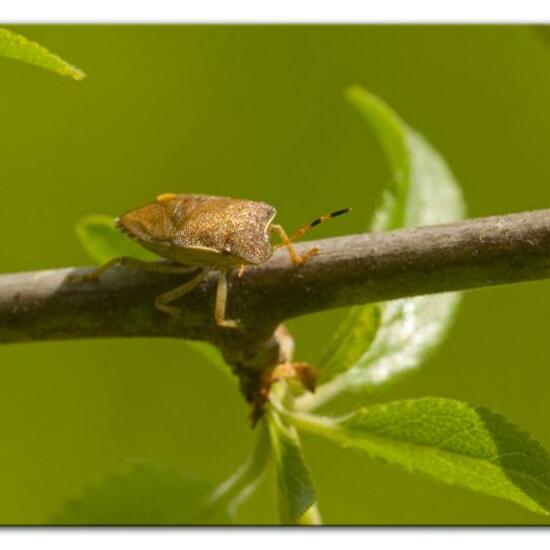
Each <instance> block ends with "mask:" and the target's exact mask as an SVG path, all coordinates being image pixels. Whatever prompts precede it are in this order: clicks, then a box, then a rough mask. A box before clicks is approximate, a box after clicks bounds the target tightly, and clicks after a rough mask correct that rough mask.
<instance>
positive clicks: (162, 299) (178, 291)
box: [155, 269, 206, 318]
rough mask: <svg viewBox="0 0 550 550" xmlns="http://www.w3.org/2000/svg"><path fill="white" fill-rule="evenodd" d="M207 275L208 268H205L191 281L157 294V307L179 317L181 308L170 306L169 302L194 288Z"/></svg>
mask: <svg viewBox="0 0 550 550" xmlns="http://www.w3.org/2000/svg"><path fill="white" fill-rule="evenodd" d="M205 275H206V270H204V269H203V270H201V271H200V272H199V273H198V274H197V275H195V277H193V278H192V279H191V280H190V281H187V282H186V283H184V284H183V285H181V286H177V287H176V288H173V289H172V290H169V291H168V292H165V293H164V294H161V295H160V296H157V299H156V300H155V307H156V308H157V309H160V310H161V311H164V313H168V315H171V316H172V317H174V318H177V317H178V316H179V314H180V308H179V307H177V306H169V305H168V304H169V303H170V302H173V301H174V300H177V299H178V298H181V297H182V296H183V295H184V294H187V293H188V292H190V291H191V290H193V289H194V288H195V287H196V286H197V285H198V284H199V283H200V282H201V281H202V280H203V279H204V277H205Z"/></svg>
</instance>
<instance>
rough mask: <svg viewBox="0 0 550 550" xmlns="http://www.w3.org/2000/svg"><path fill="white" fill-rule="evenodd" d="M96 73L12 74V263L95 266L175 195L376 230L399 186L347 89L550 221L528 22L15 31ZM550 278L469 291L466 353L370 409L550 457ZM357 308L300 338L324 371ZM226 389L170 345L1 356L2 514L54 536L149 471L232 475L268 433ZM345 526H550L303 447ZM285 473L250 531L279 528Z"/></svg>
mask: <svg viewBox="0 0 550 550" xmlns="http://www.w3.org/2000/svg"><path fill="white" fill-rule="evenodd" d="M12 30H14V31H16V32H20V33H22V34H24V35H26V36H27V37H29V38H31V39H34V40H37V41H39V42H40V43H42V44H43V45H45V46H47V47H48V48H50V49H51V50H52V51H54V52H56V53H58V54H60V55H61V56H63V57H64V58H65V59H67V60H68V61H70V62H73V63H74V64H76V65H77V66H79V67H80V68H82V69H83V70H85V71H86V72H87V74H88V78H87V79H86V80H84V81H83V82H73V81H70V80H68V79H63V78H60V77H58V76H57V75H54V74H50V73H48V72H46V71H43V70H40V69H37V68H35V67H31V66H28V65H25V64H22V63H17V62H13V61H7V60H0V70H1V72H2V91H1V98H2V99H1V102H0V123H1V128H2V131H1V132H0V151H1V156H0V166H1V174H2V183H1V185H2V190H3V194H2V200H1V202H0V214H1V215H0V231H1V235H2V237H1V243H2V246H1V255H0V270H1V271H3V272H14V271H19V270H33V269H44V268H54V267H62V266H73V265H88V264H89V263H90V262H89V260H88V259H87V257H86V255H85V254H84V252H83V251H82V249H81V248H80V245H79V243H78V242H77V239H76V237H75V235H74V224H75V223H76V222H77V221H78V220H79V218H81V217H82V216H84V215H86V214H89V213H105V214H112V215H116V214H119V213H120V212H123V211H125V210H127V209H129V208H132V207H134V206H136V205H139V204H141V203H143V202H147V201H149V200H151V199H152V198H154V197H155V196H156V195H157V194H159V193H161V192H168V191H177V192H199V193H209V194H227V195H232V196H236V197H247V198H250V199H257V200H263V201H266V202H269V203H271V204H273V205H275V206H276V207H277V208H278V210H279V216H278V219H279V220H280V222H281V223H283V224H284V225H285V226H287V227H288V228H289V229H292V228H296V227H298V226H300V225H301V224H303V223H304V222H307V221H309V220H310V219H311V218H313V217H315V216H316V215H318V214H320V213H323V212H325V211H328V210H330V209H333V208H339V207H342V206H348V205H350V206H352V207H353V209H354V211H353V214H352V215H350V216H346V217H344V218H341V219H339V220H338V221H337V222H336V221H335V222H334V223H332V224H327V225H325V226H323V227H321V228H319V230H318V232H317V234H316V237H323V236H329V235H337V234H345V233H352V232H360V231H362V230H363V228H364V227H365V226H366V224H367V222H368V220H369V218H370V215H371V214H372V212H373V209H374V207H375V206H376V205H377V202H378V199H379V196H380V191H381V189H382V187H383V185H384V183H385V181H386V178H387V172H386V169H385V165H384V162H383V159H382V157H381V155H380V152H379V149H378V147H377V144H376V142H375V140H374V138H373V136H372V134H371V133H370V131H369V130H368V128H367V127H366V126H365V124H364V122H363V121H362V120H361V119H360V117H359V116H358V115H357V114H356V113H355V112H354V111H353V110H352V108H351V107H350V106H349V105H347V104H346V102H345V101H344V99H343V91H344V89H345V88H346V87H347V86H348V85H350V84H361V85H363V86H364V87H366V88H367V89H368V90H370V91H372V92H373V93H375V94H378V95H379V96H380V97H382V98H383V99H384V100H385V101H387V102H388V103H389V104H390V105H391V106H392V107H393V108H394V109H396V110H397V112H398V113H400V115H401V116H402V117H403V118H404V119H405V120H406V121H407V122H408V123H410V125H412V126H413V127H415V128H416V129H417V130H419V131H420V132H422V133H424V134H425V135H426V137H427V138H428V139H429V140H430V141H431V142H432V144H433V145H434V146H435V147H436V148H437V149H439V151H440V152H441V153H442V154H443V156H444V157H445V158H446V159H447V161H448V163H449V164H450V166H451V168H452V169H453V171H454V173H455V175H456V177H457V179H458V181H459V182H460V183H461V184H462V186H463V189H464V193H465V195H466V199H467V202H468V205H469V214H470V216H485V215H490V214H502V213H507V212H516V211H522V210H529V209H535V208H546V207H548V206H550V185H549V184H550V155H549V153H548V151H549V149H550V134H549V132H548V127H549V123H550V101H549V100H548V98H549V95H550V48H549V46H548V44H546V43H545V41H544V38H543V36H542V35H541V34H539V33H537V32H535V31H533V30H532V29H529V28H525V27H513V26H512V27H487V26H476V27H460V26H458V27H444V26H437V27H424V26H416V27H415V26H411V27H400V26H391V27H388V26H376V27H375V26H333V27H319V26H309V27H306V26H294V27H291V26H248V27H247V26H225V27H224V26H134V27H131V26H17V27H12ZM549 300H550V282H538V283H528V284H520V285H514V286H508V287H502V288H494V289H485V290H479V291H475V292H471V293H469V294H467V295H466V297H465V300H464V302H463V306H462V308H461V310H460V313H459V315H458V318H457V321H456V325H455V328H454V331H453V332H452V333H451V338H450V339H449V340H448V341H447V342H446V343H445V344H444V346H443V347H442V348H441V349H440V351H439V352H438V353H437V354H436V355H435V356H434V357H433V358H432V359H431V360H430V361H429V363H427V364H426V365H425V366H424V367H423V368H422V369H420V370H419V371H417V372H416V373H414V374H412V375H409V376H408V377H407V378H405V379H404V380H402V381H401V382H400V383H399V384H396V385H395V386H393V387H391V388H390V389H389V390H387V391H385V392H384V393H381V394H377V395H376V396H373V398H372V401H381V400H390V399H399V398H409V397H411V398H412V397H421V396H425V395H436V396H445V397H452V398H457V399H461V400H465V401H468V402H470V403H473V404H483V405H486V406H488V407H491V408H494V409H496V410H498V411H499V412H501V413H502V414H504V415H505V416H507V417H508V418H509V419H510V420H513V421H515V422H516V423H518V424H519V425H520V426H522V427H523V428H524V429H525V430H526V431H528V432H530V433H531V434H532V435H533V436H534V437H536V438H537V439H538V440H539V441H541V442H542V443H543V444H544V445H545V446H546V448H547V449H550V430H549V429H548V425H549V420H550V408H549V406H548V394H549V392H548V388H549V385H550V369H549V368H548V367H549V365H548V363H549V361H548V357H547V355H548V354H547V350H548V332H549V330H550V314H549V313H548V306H547V304H548V302H549ZM342 315H343V312H342V311H335V312H329V313H325V314H322V315H315V316H311V317H308V318H302V319H299V320H295V321H293V322H292V323H290V326H291V329H292V330H293V332H294V334H295V337H296V339H297V352H298V353H297V358H298V359H301V360H309V361H312V362H315V360H316V359H317V358H318V357H319V356H320V353H321V350H322V343H323V342H325V341H326V339H327V337H328V336H329V335H330V333H331V332H332V331H333V330H334V327H335V325H336V324H337V322H338V320H339V319H340V318H341V317H342ZM247 414H248V407H247V406H246V404H245V403H244V401H243V399H242V398H241V396H240V395H239V394H238V393H237V392H236V391H235V389H234V386H233V385H232V384H231V381H230V380H229V379H227V378H226V377H224V376H223V375H221V374H220V373H219V372H218V371H216V369H215V368H214V367H212V366H211V365H210V364H208V363H207V362H206V361H205V360H203V359H202V358H201V357H199V356H198V355H196V354H195V353H194V352H192V351H191V350H190V349H188V348H187V347H186V345H185V343H184V342H180V341H171V340H145V339H144V340H111V341H107V340H95V341H78V342H72V341H71V342H51V343H32V344H22V345H6V346H1V347H0V486H1V487H2V498H1V499H0V522H1V523H42V522H44V521H45V520H47V518H48V516H49V515H50V514H52V513H53V512H55V511H56V510H57V509H58V508H59V506H60V505H61V502H62V500H63V499H64V497H66V496H67V495H69V494H72V493H75V492H77V491H78V490H79V489H80V488H81V487H82V486H84V485H87V484H89V483H90V482H91V481H93V480H94V479H95V478H96V477H98V476H100V475H102V474H104V473H106V472H108V471H110V470H113V469H116V468H119V467H121V466H123V465H125V464H127V463H128V461H130V460H131V459H132V458H136V457H142V458H146V459H150V460H152V461H155V462H160V463H165V464H169V465H173V466H176V467H177V468H178V469H179V470H181V471H183V472H191V473H194V474H196V475H198V476H201V477H204V478H206V479H210V480H212V481H220V480H221V479H223V478H224V477H225V476H227V475H229V474H230V473H232V472H233V471H234V469H236V468H237V467H238V465H239V464H240V463H241V462H242V461H243V460H244V458H245V457H246V455H247V453H248V451H249V448H250V446H251V444H252V441H253V432H252V431H251V429H250V428H249V425H248V422H247ZM304 447H305V453H306V456H307V458H308V460H309V462H310V464H311V467H312V470H313V473H314V477H315V480H316V483H317V489H318V496H319V504H320V507H321V511H322V514H323V516H324V519H325V521H326V522H327V523H347V524H416V523H422V524H426V523H428V524H441V523H443V524H449V523H451V524H454V523H458V524H461V523H468V524H478V523H483V524H486V523H491V524H501V523H516V524H523V523H539V522H540V523H545V522H547V520H545V519H544V518H542V519H541V518H539V517H538V516H536V515H534V514H531V513H530V512H528V511H524V510H522V509H520V508H519V507H516V506H515V505H513V504H511V503H508V502H505V501H499V500H497V499H493V498H490V497H485V496H482V495H478V494H474V493H469V492H467V491H466V490H463V489H459V488H454V487H448V486H446V485H442V484H438V483H436V482H435V481H431V480H426V479H423V478H420V477H414V476H411V475H409V474H407V473H405V472H403V471H400V470H397V469H395V468H393V467H390V466H386V465H384V464H381V463H377V462H373V461H371V460H369V459H367V458H365V457H364V456H363V455H361V454H359V453H357V454H356V453H355V452H352V451H346V450H343V449H340V448H338V447H335V446H332V445H331V444H330V443H328V442H324V441H321V440H319V439H315V438H314V437H305V439H304ZM273 482H274V480H273V477H272V476H268V478H266V480H265V481H264V482H263V483H262V485H261V486H260V488H259V490H258V491H257V493H256V494H255V495H254V496H253V497H252V498H251V499H250V501H248V503H247V504H246V505H245V506H244V507H243V508H242V510H241V513H240V515H239V521H240V522H243V523H266V522H267V523H269V522H272V521H274V520H275V519H276V507H275V499H274V493H273Z"/></svg>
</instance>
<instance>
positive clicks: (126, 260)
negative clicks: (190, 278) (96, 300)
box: [69, 256, 197, 281]
mask: <svg viewBox="0 0 550 550" xmlns="http://www.w3.org/2000/svg"><path fill="white" fill-rule="evenodd" d="M116 265H122V266H124V267H128V268H130V269H143V270H144V271H156V272H157V273H190V272H191V271H196V269H197V268H196V266H188V265H174V264H168V263H162V262H146V261H144V260H138V259H137V258H130V257H128V256H120V257H118V258H113V259H112V260H109V261H108V262H106V263H104V264H103V265H100V266H99V267H98V268H97V269H95V270H94V271H92V272H91V273H89V274H87V275H76V274H75V275H69V279H70V280H71V281H97V280H98V279H99V278H100V277H101V275H103V273H104V272H105V271H107V270H108V269H111V268H112V267H114V266H116Z"/></svg>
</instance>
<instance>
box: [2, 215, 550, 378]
mask: <svg viewBox="0 0 550 550" xmlns="http://www.w3.org/2000/svg"><path fill="white" fill-rule="evenodd" d="M311 246H319V247H320V248H321V251H322V252H321V254H320V255H319V256H317V257H314V258H312V259H311V261H309V262H308V263H307V264H305V265H303V266H299V267H295V266H293V265H292V264H291V263H290V261H289V259H288V256H287V255H286V254H285V252H284V251H279V252H277V253H276V254H275V255H274V257H273V258H272V259H271V260H270V261H269V262H267V263H265V264H263V265H261V266H259V267H254V268H247V270H246V272H245V274H244V276H243V277H242V278H239V277H238V276H236V275H237V274H236V273H234V274H232V275H231V276H230V278H229V281H230V291H229V304H228V315H229V316H230V317H231V318H239V319H241V321H242V322H243V324H244V326H245V327H246V330H244V331H238V330H234V329H225V328H219V327H217V326H216V324H215V322H214V316H213V311H214V290H215V284H216V277H217V275H216V274H215V273H211V274H210V275H209V276H208V277H207V278H206V280H205V281H204V282H203V283H202V284H201V285H200V286H199V287H198V288H197V289H195V290H193V291H192V292H191V293H190V294H189V295H187V296H185V297H184V298H183V299H181V301H180V302H179V304H178V305H180V307H181V317H180V318H179V319H178V320H177V321H174V320H173V319H171V318H170V317H169V316H167V315H165V314H164V313H162V312H160V311H158V310H156V309H155V307H154V305H153V304H154V299H155V296H157V295H158V294H160V293H162V292H164V291H166V290H168V289H170V288H173V287H174V286H177V284H181V281H182V276H172V275H164V274H155V273H145V272H138V271H130V270H128V269H124V268H122V267H121V268H115V269H112V270H110V271H108V272H107V273H105V274H104V275H103V276H102V278H101V280H100V281H99V282H85V283H84V282H82V283H74V282H70V281H69V280H68V278H67V277H68V275H69V274H73V273H86V272H88V271H89V269H76V268H69V269H55V270H49V271H37V272H31V273H15V274H6V275H0V343H7V342H22V341H35V340H53V339H67V338H97V337H111V336H116V337H132V336H153V337H171V338H190V339H200V340H206V341H209V342H212V343H213V344H215V345H217V346H218V347H219V348H220V349H221V350H222V352H223V353H224V355H225V357H226V359H227V360H228V362H229V363H230V364H232V365H233V367H234V368H235V370H236V371H237V372H240V373H241V380H242V373H243V372H245V371H246V372H248V373H250V372H259V371H262V370H265V367H266V365H273V364H275V363H276V362H277V361H280V360H281V359H284V357H283V356H284V355H285V353H286V352H285V353H283V351H282V350H281V344H282V343H284V342H283V341H284V340H285V338H287V339H288V337H287V336H285V335H284V333H283V332H281V331H279V333H277V334H275V329H276V327H277V326H278V325H279V324H280V323H282V322H283V321H285V320H286V319H290V318H294V317H298V316H301V315H305V314H308V313H313V312H318V311H322V310H327V309H332V308H338V307H345V306H353V305H357V304H364V303H368V302H378V301H384V300H392V299H395V298H403V297H407V296H415V295H422V294H431V293H436V292H446V291H454V290H466V289H472V288H477V287H484V286H488V285H497V284H507V283H514V282H519V281H529V280H534V279H544V278H547V277H550V210H539V211H534V212H526V213H521V214H511V215H506V216H494V217H489V218H479V219H473V220H467V221H462V222H458V223H453V224H448V225H439V226H429V227H421V228H415V229H403V230H399V231H393V232H389V233H377V234H373V233H366V234H360V235H351V236H345V237H339V238H333V239H325V240H320V241H315V242H308V243H303V244H301V245H300V246H299V250H301V251H302V252H303V251H304V250H305V249H309V248H310V247H311ZM254 376H255V375H254ZM250 384H253V383H252V382H250Z"/></svg>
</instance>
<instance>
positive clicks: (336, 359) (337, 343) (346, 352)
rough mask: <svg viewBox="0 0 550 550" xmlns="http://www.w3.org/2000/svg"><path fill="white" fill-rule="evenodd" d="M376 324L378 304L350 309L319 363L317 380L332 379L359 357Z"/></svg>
mask: <svg viewBox="0 0 550 550" xmlns="http://www.w3.org/2000/svg"><path fill="white" fill-rule="evenodd" d="M379 327H380V306H379V305H378V304H369V305H366V306H358V307H354V308H351V311H350V312H349V314H348V315H347V317H346V318H345V319H344V321H343V322H342V323H340V326H339V327H338V330H337V332H336V334H335V335H334V337H333V338H332V340H331V341H330V343H329V345H328V347H327V349H326V350H325V354H324V356H323V358H322V359H321V361H320V362H319V365H318V368H319V372H320V376H319V382H320V383H323V382H325V381H326V380H330V379H331V378H334V377H335V376H336V375H337V374H339V373H341V372H344V371H346V370H347V369H349V368H351V367H352V366H353V365H355V364H356V363H357V362H358V361H360V360H361V356H362V355H364V354H365V353H366V352H367V351H368V350H369V348H370V346H371V345H372V343H373V341H374V338H375V337H376V333H377V332H378V329H379Z"/></svg>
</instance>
